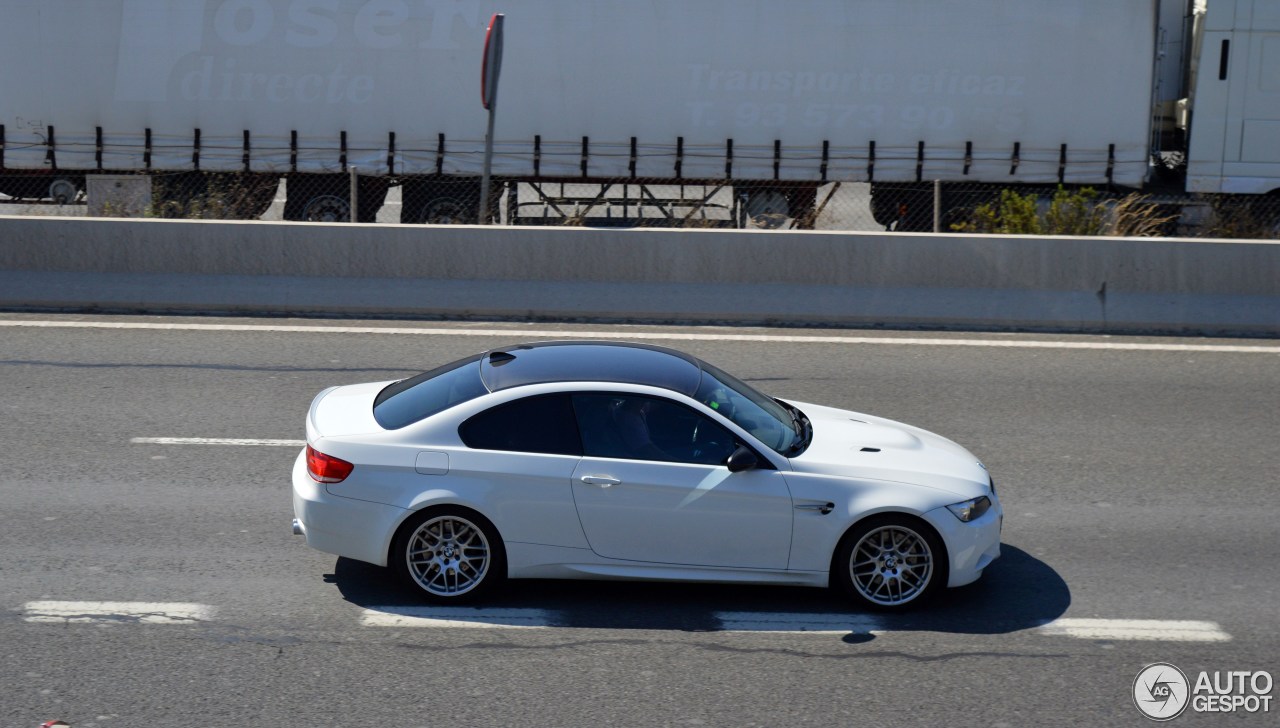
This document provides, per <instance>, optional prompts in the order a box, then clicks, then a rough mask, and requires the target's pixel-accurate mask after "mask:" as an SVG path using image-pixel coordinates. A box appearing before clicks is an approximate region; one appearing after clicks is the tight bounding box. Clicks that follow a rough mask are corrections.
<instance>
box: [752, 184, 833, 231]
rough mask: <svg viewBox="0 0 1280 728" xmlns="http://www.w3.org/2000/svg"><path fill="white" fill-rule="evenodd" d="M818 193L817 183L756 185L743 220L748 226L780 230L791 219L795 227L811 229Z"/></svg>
mask: <svg viewBox="0 0 1280 728" xmlns="http://www.w3.org/2000/svg"><path fill="white" fill-rule="evenodd" d="M817 196H818V188H817V187H816V186H815V185H776V184H769V185H765V186H760V187H756V188H755V189H751V190H748V191H747V198H746V203H745V204H744V205H743V213H744V216H745V219H744V220H743V221H742V224H743V226H744V227H746V226H750V227H757V228H764V229H766V230H776V229H778V228H781V227H784V226H786V225H788V221H790V223H789V224H790V226H791V227H794V228H801V229H811V228H812V227H813V217H814V203H815V202H816V201H817Z"/></svg>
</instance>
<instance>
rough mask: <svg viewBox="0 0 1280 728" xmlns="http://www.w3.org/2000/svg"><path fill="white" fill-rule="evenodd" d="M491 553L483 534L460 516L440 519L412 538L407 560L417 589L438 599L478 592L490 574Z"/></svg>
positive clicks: (434, 520)
mask: <svg viewBox="0 0 1280 728" xmlns="http://www.w3.org/2000/svg"><path fill="white" fill-rule="evenodd" d="M491 554H492V550H491V549H490V548H489V539H487V538H485V535H484V531H482V530H480V528H479V527H478V526H476V525H475V524H474V523H472V522H470V521H468V520H467V519H465V518H461V517H459V516H437V517H436V518H432V519H430V520H428V521H427V522H426V523H423V524H422V525H421V526H418V528H417V529H416V530H414V532H413V534H412V535H411V536H409V541H408V547H407V549H406V550H405V559H406V560H407V562H408V566H409V574H410V576H412V577H413V580H414V581H415V582H417V584H418V586H420V587H422V588H423V589H425V590H426V591H427V592H429V593H431V594H434V595H436V596H442V597H456V596H460V595H462V594H466V593H467V592H469V591H471V590H472V589H475V588H476V587H477V586H479V585H480V583H481V582H482V581H484V578H485V576H487V575H488V573H489V564H490V563H491V561H492V557H491Z"/></svg>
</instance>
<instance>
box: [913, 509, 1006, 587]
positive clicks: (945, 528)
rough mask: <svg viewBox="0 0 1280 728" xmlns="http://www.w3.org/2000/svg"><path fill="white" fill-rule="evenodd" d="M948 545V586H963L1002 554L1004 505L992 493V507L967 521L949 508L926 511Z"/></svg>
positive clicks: (930, 521)
mask: <svg viewBox="0 0 1280 728" xmlns="http://www.w3.org/2000/svg"><path fill="white" fill-rule="evenodd" d="M924 519H925V520H926V521H928V522H929V523H930V524H931V525H932V526H933V527H934V528H935V529H937V531H938V534H939V535H941V536H942V541H943V543H945V544H946V547H947V553H948V554H949V555H950V567H951V569H950V571H951V575H950V577H949V578H948V579H947V586H949V587H950V586H964V585H965V584H970V583H973V582H975V581H977V580H978V577H980V576H982V570H983V569H985V568H987V566H988V565H989V564H990V563H991V562H992V561H995V560H996V559H997V558H998V557H999V556H1000V530H1001V527H1002V525H1003V521H1004V508H1003V507H1002V506H1001V505H1000V501H998V500H996V498H995V495H994V494H992V495H991V508H989V509H988V510H987V512H986V513H984V514H982V516H981V517H979V518H977V519H975V520H973V521H970V522H968V523H965V522H963V521H961V520H960V519H959V518H956V517H955V515H953V514H952V513H951V511H949V510H947V509H946V507H945V506H944V507H942V508H935V509H934V510H932V511H929V512H927V513H925V514H924Z"/></svg>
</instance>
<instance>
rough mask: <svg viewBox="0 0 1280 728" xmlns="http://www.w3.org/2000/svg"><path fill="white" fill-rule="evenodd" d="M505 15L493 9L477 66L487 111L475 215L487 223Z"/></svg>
mask: <svg viewBox="0 0 1280 728" xmlns="http://www.w3.org/2000/svg"><path fill="white" fill-rule="evenodd" d="M504 18H505V16H504V15H503V14H502V13H494V15H493V17H492V18H490V19H489V30H488V32H487V33H486V34H485V38H484V62H483V65H482V66H481V68H480V105H481V106H483V107H484V108H485V109H487V110H488V111H489V129H488V131H486V132H485V135H484V172H483V173H482V174H481V176H480V210H479V214H478V215H477V217H476V219H477V220H479V221H480V224H481V225H488V224H489V223H490V222H491V221H490V219H489V175H490V172H491V171H492V169H493V119H494V116H495V114H496V112H497V109H498V74H499V73H500V72H501V70H502V22H503V19H504Z"/></svg>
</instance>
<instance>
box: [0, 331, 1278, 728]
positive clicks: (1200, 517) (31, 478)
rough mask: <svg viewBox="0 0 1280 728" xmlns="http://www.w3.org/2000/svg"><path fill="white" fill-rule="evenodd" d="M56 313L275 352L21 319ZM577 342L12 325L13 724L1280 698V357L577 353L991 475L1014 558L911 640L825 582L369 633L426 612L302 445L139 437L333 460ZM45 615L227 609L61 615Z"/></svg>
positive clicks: (1108, 716)
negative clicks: (347, 548)
mask: <svg viewBox="0 0 1280 728" xmlns="http://www.w3.org/2000/svg"><path fill="white" fill-rule="evenodd" d="M40 321H53V322H57V323H61V324H76V323H77V322H96V323H102V322H107V323H112V322H117V323H124V324H129V325H132V324H137V323H169V324H197V325H200V326H210V325H212V326H226V325H248V326H250V327H254V328H253V330H248V331H238V330H211V329H207V328H199V329H136V328H119V329H104V328H80V327H77V326H64V327H46V326H24V327H15V326H12V325H10V322H27V323H34V322H40ZM288 325H304V326H319V327H326V328H332V329H334V330H332V331H322V332H300V331H283V330H272V327H280V326H288ZM259 327H260V328H259ZM334 327H341V328H343V329H350V328H351V327H372V328H389V327H397V328H416V329H423V328H426V329H452V330H455V331H465V330H476V329H483V330H497V333H495V334H493V335H457V334H449V333H435V334H426V335H414V334H389V333H366V332H363V331H352V330H342V331H339V330H337V329H336V328H334ZM551 328H557V327H554V326H551V325H547V324H538V325H526V324H482V323H470V324H465V325H462V324H441V323H405V322H351V321H286V320H281V319H258V320H232V319H187V318H150V317H147V318H143V317H133V318H130V317H90V316H57V317H55V316H52V315H38V314H33V315H18V314H0V392H3V397H2V398H0V443H3V450H2V452H3V456H2V457H0V504H2V505H0V553H2V554H3V559H0V645H3V646H4V648H3V649H2V650H0V726H14V727H16V728H22V727H24V726H31V727H33V728H34V726H37V725H39V724H40V723H41V722H43V721H45V720H50V719H62V720H65V721H67V722H69V723H71V724H72V725H73V726H75V728H84V727H85V726H147V727H153V726H154V727H165V728H167V727H168V726H246V725H281V726H295V725H296V726H312V725H317V726H319V725H334V726H357V725H359V726H440V725H450V726H485V725H494V726H596V725H635V726H689V725H693V726H752V725H755V726H808V725H813V726H826V725H842V726H843V725H849V726H852V725H859V726H862V725H944V724H945V725H959V726H963V725H984V726H1024V725H1074V726H1079V725H1088V726H1102V725H1145V724H1147V721H1146V719H1145V718H1143V717H1142V716H1141V715H1140V714H1139V712H1138V710H1137V709H1136V708H1135V706H1134V703H1133V700H1132V697H1131V691H1132V689H1133V683H1134V679H1135V676H1137V674H1138V671H1139V670H1140V669H1141V668H1142V667H1143V666H1145V665H1147V664H1149V663H1153V662H1169V663H1172V664H1174V665H1176V666H1177V667H1179V668H1181V669H1182V670H1183V671H1184V672H1185V673H1186V674H1187V675H1188V676H1190V677H1191V679H1192V680H1195V675H1196V674H1197V673H1198V672H1199V671H1202V670H1205V671H1210V672H1212V671H1229V670H1267V671H1269V672H1270V674H1271V675H1272V676H1273V677H1274V676H1276V675H1277V673H1280V657H1278V656H1280V637H1278V636H1277V629H1276V627H1277V621H1278V620H1277V616H1278V614H1280V610H1278V609H1277V606H1276V605H1277V604H1278V603H1280V586H1278V585H1280V560H1278V558H1277V557H1278V556H1280V538H1278V533H1277V531H1278V528H1277V524H1280V499H1277V490H1278V488H1277V486H1280V467H1278V466H1277V459H1278V456H1280V447H1278V443H1280V437H1278V434H1280V346H1277V344H1276V342H1270V341H1211V340H1198V339H1124V338H1115V337H1064V336H1057V337H1054V336H1045V335H1034V336H1033V335H996V334H974V335H968V334H921V333H912V334H898V333H891V332H882V333H867V332H856V331H844V332H840V331H837V332H820V331H810V330H804V331H795V330H789V331H765V330H760V329H732V330H726V329H661V328H634V329H625V328H620V327H583V326H564V327H558V328H562V329H564V330H565V331H569V332H572V333H581V332H584V331H591V330H598V331H620V330H621V331H625V332H628V333H630V334H637V335H638V334H673V333H674V334H693V335H695V337H696V338H693V339H690V340H682V341H667V342H665V343H667V344H668V345H672V346H676V347H678V348H681V349H684V350H686V351H689V352H691V353H694V354H696V355H698V356H700V357H702V358H704V359H707V360H709V361H711V362H712V363H715V364H717V365H720V366H722V367H723V368H725V369H728V370H729V371H732V372H734V373H737V374H739V375H740V376H742V377H743V378H745V379H748V380H749V381H752V382H754V383H756V384H757V386H759V387H760V388H762V389H764V390H765V391H767V392H769V393H770V394H774V395H777V396H782V397H787V398H791V399H796V400H800V401H810V402H820V403H824V404H830V405H833V406H837V407H844V408H848V409H853V410H858V411H863V412H869V413H873V414H877V415H882V416H886V417H890V418H894V419H899V420H903V421H906V422H910V423H912V424H915V425H919V426H922V427H925V428H927V429H930V430H933V431H935V432H939V433H941V434H944V435H946V436H948V437H950V438H952V439H955V440H957V441H958V442H960V443H962V444H964V445H965V446H967V447H968V448H969V449H970V450H972V451H973V452H974V453H976V454H977V455H978V456H979V457H981V458H982V459H983V460H984V462H986V464H987V465H988V466H989V468H990V469H991V471H992V472H993V474H994V476H995V479H996V482H997V484H998V487H999V492H1000V495H1001V498H1002V500H1003V502H1004V504H1005V509H1006V514H1007V515H1006V520H1005V530H1004V537H1005V542H1006V546H1005V553H1004V556H1003V557H1002V558H1001V559H1000V560H999V561H997V562H996V563H995V564H994V565H993V566H992V567H991V568H990V569H989V570H988V572H987V573H986V575H984V577H983V579H981V580H980V581H979V582H978V583H977V584H974V585H972V586H970V587H966V588H963V589H959V590H951V591H950V592H948V593H947V594H945V595H944V596H943V597H942V599H940V600H939V601H938V602H936V603H934V604H933V605H931V606H930V607H928V608H927V609H924V610H920V611H916V612H914V613H911V614H908V615H905V616H900V617H892V618H885V617H871V616H868V615H865V614H861V613H859V612H857V611H856V610H854V609H852V608H850V607H848V606H846V605H845V604H844V603H843V602H842V601H841V600H839V599H837V598H836V597H834V596H833V595H831V594H829V593H827V592H825V591H821V590H808V589H800V588H763V587H725V586H705V585H704V586H687V585H653V584H616V583H599V582H597V583H592V582H517V583H514V584H512V585H511V586H510V587H509V588H508V589H507V590H506V591H505V592H504V593H502V594H501V595H500V596H498V597H496V598H495V599H494V600H493V602H492V603H491V604H490V605H488V607H489V609H490V612H489V614H490V615H491V616H492V620H491V621H493V622H496V624H490V625H487V626H486V625H480V626H472V627H470V628H464V627H457V626H452V627H451V626H429V625H430V624H431V623H414V624H415V626H403V627H387V626H365V625H366V622H367V620H368V616H369V615H370V614H374V615H377V614H385V613H386V612H388V611H391V612H394V611H395V608H397V607H402V606H406V605H409V604H411V602H412V599H411V596H410V595H406V594H404V593H403V592H401V591H399V590H398V589H396V588H394V587H392V586H391V585H390V583H389V581H388V579H387V576H386V575H385V574H384V573H383V571H382V570H381V569H378V568H375V567H371V566H367V565H362V564H360V563H357V562H352V561H349V560H345V559H338V558H336V557H332V556H329V555H326V554H322V553H319V552H316V551H313V550H310V549H308V548H307V547H306V546H305V544H304V543H303V541H302V539H301V538H299V537H296V536H292V535H291V534H290V533H289V520H290V518H291V517H292V513H291V507H290V496H289V469H290V467H291V464H292V461H293V458H294V457H295V456H296V453H297V448H296V447H292V446H284V447H270V446H226V445H222V446H219V445H182V444H179V445H160V444H139V443H135V442H132V440H133V439H134V438H160V437H164V438H240V439H243V438H252V439H301V438H302V437H303V436H304V434H303V416H304V414H305V411H306V407H307V404H308V403H309V402H310V400H311V398H312V397H313V396H314V394H315V393H316V392H318V391H319V390H320V389H322V388H324V387H326V386H329V385H332V384H341V383H351V382H359V381H372V380H380V379H392V378H398V377H403V376H407V375H409V374H412V373H416V372H418V371H421V370H424V369H428V368H431V367H433V366H436V365H438V364H440V363H444V362H446V361H448V360H451V359H454V358H457V357H460V356H463V355H466V354H470V353H474V352H476V351H479V350H482V349H485V348H489V347H491V346H497V345H502V344H508V343H512V342H517V341H521V340H526V339H530V338H538V339H541V338H548V337H547V336H545V335H543V334H537V335H533V334H530V333H529V332H530V331H531V330H536V331H538V332H544V331H546V330H548V329H551ZM726 333H727V334H730V335H742V334H762V335H770V334H778V335H782V336H802V337H823V336H831V337H835V338H837V339H847V338H850V337H856V338H867V339H870V341H864V342H859V343H850V342H848V341H814V340H809V341H800V342H796V341H790V342H788V341H780V340H767V339H766V340H760V341H738V340H724V339H718V338H715V337H717V336H719V335H722V334H726ZM921 339H928V340H931V341H933V342H934V343H928V342H924V343H920V342H918V340H921ZM910 341H917V343H909V342H910ZM981 342H990V343H994V344H1003V345H1001V346H994V345H980V344H981ZM1034 342H1049V344H1050V345H1049V346H1044V347H1040V346H1029V345H1028V344H1033V343H1034ZM657 343H664V342H663V341H661V340H660V341H658V342H657ZM957 343H959V344H960V345H955V344H957ZM1064 343H1065V344H1066V348H1064V347H1063V344H1064ZM1135 343H1136V344H1140V345H1156V346H1157V347H1162V348H1155V349H1149V348H1148V349H1141V348H1139V349H1133V348H1126V347H1127V345H1129V344H1135ZM975 344H979V345H975ZM1079 344H1098V345H1103V347H1104V348H1070V347H1076V346H1078V345H1079ZM1217 345H1225V346H1229V347H1232V346H1239V347H1245V348H1246V349H1250V350H1249V351H1217V350H1213V349H1212V347H1214V346H1217ZM1188 347H1189V348H1188ZM42 602H43V603H46V606H45V607H44V609H45V610H46V611H47V610H48V608H49V607H48V606H47V603H48V602H69V603H89V602H129V603H144V604H147V605H152V606H151V607H149V609H152V610H153V611H155V612H162V611H163V610H165V609H170V608H172V606H171V605H173V604H175V603H177V604H193V605H201V607H200V609H201V611H199V612H198V616H195V617H191V618H175V620H174V622H176V623H151V622H152V621H154V620H149V619H147V618H138V617H129V616H115V617H111V618H100V617H91V616H85V621H68V620H67V619H61V618H56V617H54V618H46V619H43V620H42V619H40V618H39V614H40V613H41V609H42V608H41V607H40V606H39V604H40V603H42ZM165 605H170V606H168V607H166V606H165ZM83 610H84V614H86V615H87V614H88V611H89V610H90V607H89V606H85V607H83ZM72 611H73V612H74V609H73V610H72ZM108 611H110V610H108ZM117 611H119V610H117ZM76 613H78V612H76ZM742 613H747V614H746V616H745V617H744V615H743V614H742ZM47 616H48V615H47V614H46V617H47ZM744 619H746V620H747V621H754V627H753V629H762V628H763V629H768V630H770V631H750V630H747V631H741V629H736V628H735V627H737V628H742V627H743V624H742V620H744ZM522 620H530V621H529V624H534V625H536V626H537V627H536V628H523V629H510V628H506V627H509V626H512V625H520V624H525V622H524V621H522ZM1084 620H1102V621H1097V622H1093V621H1084ZM1121 620H1142V621H1133V622H1130V621H1121ZM1147 620H1179V621H1187V622H1194V624H1183V625H1181V626H1179V625H1170V624H1166V623H1164V622H1158V623H1153V622H1150V621H1147ZM1045 625H1048V626H1045ZM527 626H528V625H527V624H526V627H527ZM815 627H816V628H817V629H819V630H821V631H815V632H806V631H801V630H802V629H805V628H807V629H814V628H815ZM1135 637H1142V639H1136V638H1135ZM1277 692H1280V691H1275V690H1273V691H1272V693H1271V694H1272V695H1273V696H1274V695H1276V694H1277ZM1278 711H1280V707H1278V706H1275V705H1273V706H1271V714H1269V715H1261V714H1239V713H1237V714H1234V715H1231V716H1222V715H1204V714H1197V713H1194V712H1193V711H1192V710H1188V711H1187V712H1186V713H1184V714H1183V715H1182V716H1181V717H1179V718H1177V719H1176V720H1175V722H1174V724H1175V725H1179V724H1196V725H1209V724H1215V725H1216V724H1219V723H1221V722H1224V720H1225V718H1233V719H1235V720H1233V721H1232V723H1231V724H1232V725H1275V717H1276V716H1275V714H1276V713H1277V712H1278Z"/></svg>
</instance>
